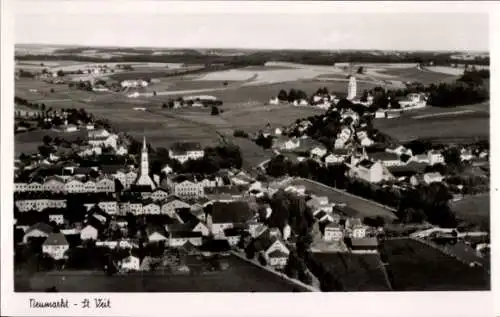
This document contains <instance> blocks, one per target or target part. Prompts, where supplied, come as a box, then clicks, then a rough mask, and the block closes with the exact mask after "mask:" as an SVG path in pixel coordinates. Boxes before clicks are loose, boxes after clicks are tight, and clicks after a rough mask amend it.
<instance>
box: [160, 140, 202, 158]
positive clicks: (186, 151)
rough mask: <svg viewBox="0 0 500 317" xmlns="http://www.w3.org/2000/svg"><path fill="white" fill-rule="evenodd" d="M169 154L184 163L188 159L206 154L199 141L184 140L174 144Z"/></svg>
mask: <svg viewBox="0 0 500 317" xmlns="http://www.w3.org/2000/svg"><path fill="white" fill-rule="evenodd" d="M168 154H169V156H170V158H172V159H175V160H178V161H179V162H181V163H184V162H186V161H187V160H196V159H200V158H202V157H203V156H204V155H205V151H204V150H203V149H202V148H201V145H200V144H199V143H193V142H184V143H176V144H174V146H172V147H171V148H170V149H169V151H168Z"/></svg>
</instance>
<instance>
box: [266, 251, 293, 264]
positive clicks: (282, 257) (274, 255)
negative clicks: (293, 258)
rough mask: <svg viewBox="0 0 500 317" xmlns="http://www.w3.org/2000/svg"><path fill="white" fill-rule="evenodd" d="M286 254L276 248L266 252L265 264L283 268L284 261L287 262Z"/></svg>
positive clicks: (287, 254)
mask: <svg viewBox="0 0 500 317" xmlns="http://www.w3.org/2000/svg"><path fill="white" fill-rule="evenodd" d="M288 256H289V253H286V252H284V251H282V250H280V249H276V250H274V251H271V252H269V253H268V254H267V258H268V262H267V264H268V265H269V266H272V267H275V268H284V267H285V266H286V263H287V262H288Z"/></svg>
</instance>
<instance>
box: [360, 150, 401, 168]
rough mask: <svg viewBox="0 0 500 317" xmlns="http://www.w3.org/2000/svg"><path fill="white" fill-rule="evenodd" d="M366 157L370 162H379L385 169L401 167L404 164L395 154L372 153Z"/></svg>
mask: <svg viewBox="0 0 500 317" xmlns="http://www.w3.org/2000/svg"><path fill="white" fill-rule="evenodd" d="M368 156H369V158H370V159H371V160H372V161H375V162H376V161H380V162H381V163H382V165H384V166H385V167H392V166H402V165H405V164H406V163H404V162H403V161H401V159H400V158H399V155H397V154H396V153H390V152H374V153H370V154H369V155H368Z"/></svg>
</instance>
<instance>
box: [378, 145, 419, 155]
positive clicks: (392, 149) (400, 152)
mask: <svg viewBox="0 0 500 317" xmlns="http://www.w3.org/2000/svg"><path fill="white" fill-rule="evenodd" d="M385 151H386V152H388V153H394V154H396V155H398V156H401V155H403V154H406V155H408V156H413V153H412V151H411V149H407V148H405V147H404V146H402V145H395V146H390V147H388V148H386V149H385Z"/></svg>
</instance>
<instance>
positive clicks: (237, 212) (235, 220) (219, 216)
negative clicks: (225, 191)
mask: <svg viewBox="0 0 500 317" xmlns="http://www.w3.org/2000/svg"><path fill="white" fill-rule="evenodd" d="M205 208H206V212H207V227H208V228H209V229H210V232H212V234H214V235H222V234H223V233H224V230H225V229H229V228H234V227H235V226H236V225H244V224H246V223H247V222H248V221H249V220H251V219H252V218H253V217H254V212H253V211H252V210H251V209H250V206H249V204H248V203H247V202H245V201H234V202H228V203H223V202H215V203H212V204H210V205H208V206H207V207H205Z"/></svg>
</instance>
